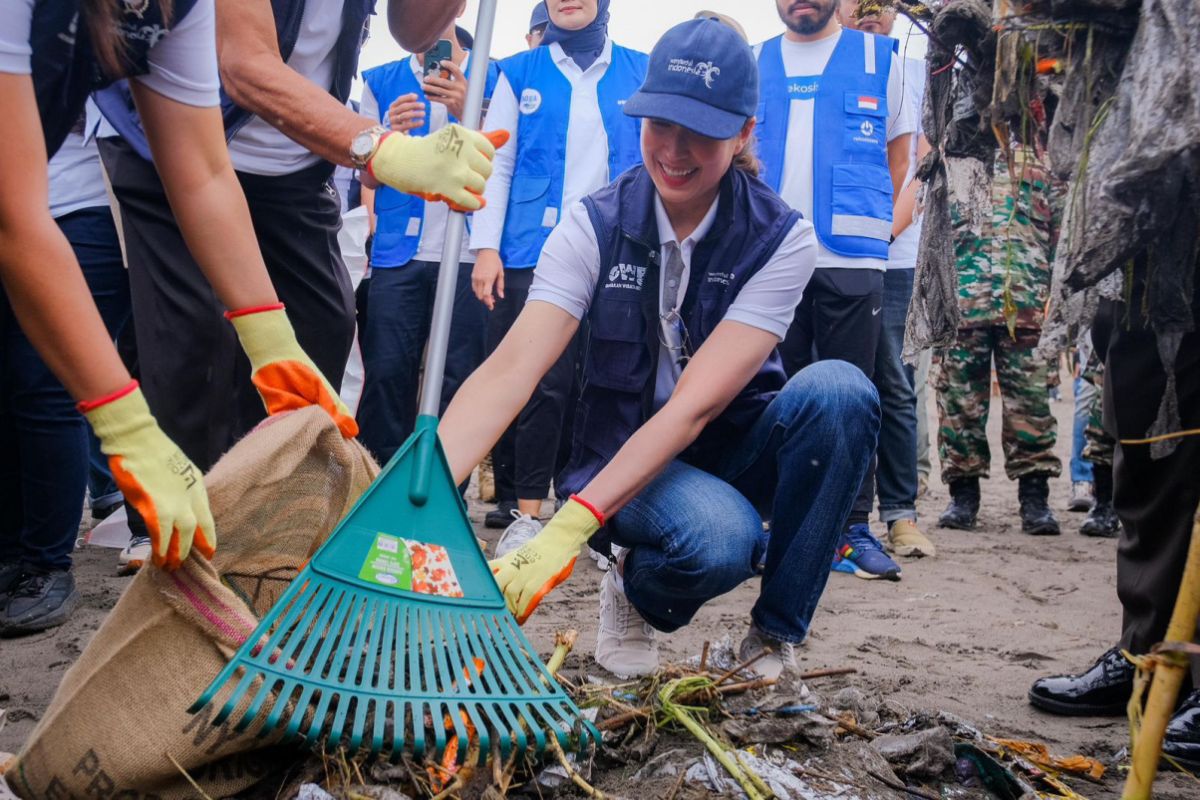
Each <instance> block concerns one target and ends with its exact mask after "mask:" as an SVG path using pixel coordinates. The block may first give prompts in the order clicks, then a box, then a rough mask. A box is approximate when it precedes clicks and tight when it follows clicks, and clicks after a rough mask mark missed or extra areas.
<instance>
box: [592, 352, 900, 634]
mask: <svg viewBox="0 0 1200 800" xmlns="http://www.w3.org/2000/svg"><path fill="white" fill-rule="evenodd" d="M878 431H879V402H878V396H877V394H876V392H875V389H874V387H872V385H871V382H870V381H869V380H868V379H867V378H866V376H864V375H863V373H862V371H861V370H859V369H858V368H857V367H854V366H851V365H850V364H848V363H846V362H844V361H832V360H831V361H820V362H818V363H815V364H812V365H810V366H808V367H805V368H803V369H802V370H800V372H798V373H796V375H795V376H793V377H792V379H791V380H790V381H788V383H787V385H786V386H785V387H784V388H783V390H782V391H781V392H780V393H779V394H778V395H777V396H776V397H775V399H774V400H772V401H771V403H770V405H768V406H767V408H766V409H765V410H764V411H763V414H762V416H761V417H760V418H759V419H758V422H756V423H755V424H754V426H753V427H751V429H750V431H749V432H748V433H747V434H746V436H745V437H744V438H743V439H742V440H741V441H739V442H736V443H731V447H730V448H729V452H728V454H727V455H726V457H725V459H724V461H723V463H722V464H721V465H720V468H719V469H718V470H717V471H716V474H710V473H708V472H705V471H703V470H700V469H698V468H696V467H693V466H691V465H689V464H685V463H683V462H682V461H679V460H676V461H673V462H671V464H669V465H668V466H667V468H666V469H665V470H664V471H663V472H662V474H660V475H659V476H658V477H657V478H655V479H654V481H652V482H651V483H650V485H649V486H647V487H646V488H645V489H643V490H642V492H641V493H640V494H638V496H637V497H635V498H634V499H633V500H632V501H630V503H629V504H628V505H627V506H625V507H624V508H623V509H621V511H620V512H618V513H617V514H616V515H615V516H614V517H613V519H612V521H611V522H610V523H609V532H610V534H611V536H612V540H613V541H614V542H616V543H617V544H619V545H621V546H623V547H628V548H630V549H629V551H628V553H627V554H626V556H625V567H624V583H625V594H626V595H627V596H628V598H629V600H630V602H632V603H633V605H634V607H635V608H637V610H638V612H639V613H640V614H641V615H642V617H643V618H645V620H646V621H647V622H649V623H650V624H651V625H653V626H654V627H655V628H658V629H659V630H662V631H668V632H669V631H673V630H676V629H678V628H680V627H682V626H684V625H686V624H687V623H688V622H689V621H691V619H692V617H693V616H694V615H695V613H696V612H697V611H698V610H699V609H700V607H701V606H702V605H704V604H705V603H707V602H708V601H709V600H711V599H713V598H714V597H718V596H719V595H722V594H724V593H726V592H728V591H730V590H732V589H734V588H735V587H736V586H737V585H738V584H740V583H741V582H742V581H744V580H746V579H747V578H750V577H752V576H753V575H754V574H756V570H755V567H756V566H757V565H758V564H760V563H763V561H764V558H763V556H764V552H763V551H764V549H765V551H766V552H765V556H766V557H765V570H764V571H763V577H762V588H761V590H760V592H759V598H758V602H757V603H755V605H754V609H753V610H752V611H751V618H752V619H753V621H754V624H755V625H757V626H758V628H759V629H760V630H762V631H763V632H765V633H766V634H767V635H768V636H771V637H774V638H776V639H779V640H781V641H786V642H795V643H799V642H802V641H803V640H804V638H805V636H807V635H808V626H809V622H810V621H811V619H812V615H813V612H814V611H816V607H817V601H818V600H819V599H820V597H821V592H822V591H823V590H824V588H825V581H826V579H827V578H828V577H829V563H830V559H831V558H832V557H833V550H834V546H835V544H836V543H837V539H838V535H839V534H840V533H841V532H842V530H843V527H844V525H845V522H846V518H847V517H848V516H849V514H850V507H851V505H852V504H853V502H854V498H855V495H856V493H857V492H858V488H859V484H861V483H862V480H863V475H864V474H865V473H866V471H867V464H868V463H869V462H870V458H871V452H872V451H873V450H874V449H875V442H876V436H877V434H878ZM764 517H769V518H770V519H771V535H770V537H769V538H768V537H766V536H764V535H763V530H762V520H763V518H764Z"/></svg>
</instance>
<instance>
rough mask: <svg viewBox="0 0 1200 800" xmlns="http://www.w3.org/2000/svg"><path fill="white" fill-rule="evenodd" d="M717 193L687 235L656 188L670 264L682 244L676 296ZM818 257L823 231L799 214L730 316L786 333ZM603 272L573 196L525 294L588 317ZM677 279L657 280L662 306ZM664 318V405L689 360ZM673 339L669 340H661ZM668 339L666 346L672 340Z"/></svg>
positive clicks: (592, 233)
mask: <svg viewBox="0 0 1200 800" xmlns="http://www.w3.org/2000/svg"><path fill="white" fill-rule="evenodd" d="M717 202H718V201H717V200H714V201H713V204H712V206H711V207H710V208H709V210H708V213H707V214H705V216H704V219H703V220H702V221H701V222H700V224H699V225H698V226H697V227H696V230H694V231H692V233H691V235H689V236H687V237H685V238H684V239H683V241H680V240H679V237H678V236H677V235H676V234H675V229H674V227H673V226H672V225H671V220H670V219H669V218H668V217H667V212H666V209H664V208H663V206H662V202H661V201H660V200H659V199H658V197H657V196H655V198H654V217H655V221H656V222H657V224H658V236H659V243H660V255H661V257H662V258H661V263H662V264H666V263H667V260H668V259H669V258H670V255H671V249H673V248H678V249H679V252H680V255H681V256H682V259H683V264H684V270H683V279H682V281H680V284H679V286H677V287H673V288H674V291H675V293H676V295H675V297H676V303H677V304H678V303H682V302H683V298H684V295H685V294H686V292H687V285H688V277H689V273H690V271H691V264H692V254H693V253H694V252H695V250H696V245H698V244H699V243H700V241H701V240H702V239H703V238H704V236H705V235H706V234H707V233H708V231H709V229H711V228H712V224H713V221H714V220H715V219H716V216H717ZM816 258H817V235H816V232H815V231H814V230H813V226H812V223H810V222H808V221H806V220H797V221H796V224H795V225H794V226H793V227H792V230H791V231H790V232H789V233H788V234H787V235H786V236H785V237H784V239H783V241H782V242H781V243H780V245H779V248H778V249H777V250H776V251H775V254H774V255H773V256H771V258H770V260H769V261H767V263H766V264H765V265H764V266H763V268H762V269H760V270H759V271H758V272H757V273H755V275H754V277H752V278H750V280H748V281H746V284H745V286H743V287H742V290H741V291H740V292H738V295H737V297H736V298H735V299H734V301H733V303H732V304H731V305H730V306H729V309H728V310H727V311H726V312H725V316H724V319H726V320H732V321H734V322H740V323H742V324H744V325H749V326H751V327H753V328H758V329H760V330H764V331H766V332H768V333H770V334H773V335H774V336H775V337H776V338H777V339H779V340H780V341H783V338H784V336H785V335H786V334H787V330H788V327H789V326H790V325H791V324H792V317H793V315H794V314H795V312H796V306H797V305H799V304H800V298H801V297H802V296H803V295H804V287H805V286H806V285H807V284H808V280H809V278H811V277H812V273H813V269H814V267H815V266H816ZM599 279H600V245H599V244H598V243H597V241H596V230H595V228H593V227H592V221H591V218H590V217H589V216H588V213H587V209H586V208H585V207H584V205H583V203H578V202H577V203H575V204H574V205H572V206H571V207H570V208H568V209H567V212H566V214H564V215H563V219H562V222H560V223H559V225H558V227H556V228H555V229H554V230H553V231H552V232H551V233H550V238H549V239H547V240H546V246H545V247H544V248H543V249H542V255H541V257H540V258H539V259H538V264H537V269H536V271H535V272H534V274H533V285H532V286H531V287H530V289H529V297H528V299H527V301H526V302H534V301H542V302H545V303H550V304H551V305H554V306H557V307H559V308H561V309H563V310H564V311H566V312H567V313H568V314H570V315H571V316H573V317H575V318H576V319H579V320H582V319H583V318H584V316H585V315H586V314H587V312H588V309H589V308H590V307H591V304H592V296H593V294H594V293H595V290H596V283H597V282H598V281H599ZM671 289H672V287H667V286H664V285H663V283H662V282H661V281H660V283H659V307H660V308H661V307H662V295H663V292H667V291H671ZM660 324H661V325H662V330H661V336H660V338H659V342H660V346H659V354H658V374H657V376H656V378H655V387H654V404H655V406H654V407H655V410H657V409H659V408H661V407H662V406H663V405H664V404H665V403H666V402H667V400H668V399H670V397H671V393H672V392H673V391H675V384H676V383H678V381H679V376H680V375H681V374H682V373H683V366H682V365H680V364H679V363H678V359H677V358H676V357H675V356H674V355H673V352H672V348H674V352H675V353H677V352H679V350H678V348H679V345H680V344H681V343H680V342H679V341H678V334H677V333H676V330H675V326H674V325H670V324H668V323H666V322H662V323H660ZM664 342H665V343H667V344H663V343H664ZM668 344H669V345H670V347H668V346H667V345H668Z"/></svg>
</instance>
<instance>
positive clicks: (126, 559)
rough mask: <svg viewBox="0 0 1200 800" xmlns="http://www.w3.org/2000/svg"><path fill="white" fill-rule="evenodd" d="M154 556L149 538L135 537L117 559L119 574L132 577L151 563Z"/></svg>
mask: <svg viewBox="0 0 1200 800" xmlns="http://www.w3.org/2000/svg"><path fill="white" fill-rule="evenodd" d="M152 554H153V550H152V549H151V544H150V537H149V536H134V537H133V538H132V539H130V540H129V544H127V545H125V547H124V549H122V550H121V555H120V556H119V557H118V558H117V574H118V575H132V574H133V573H135V572H137V571H138V570H140V569H141V568H142V566H143V565H145V564H147V563H149V561H150V556H151V555H152Z"/></svg>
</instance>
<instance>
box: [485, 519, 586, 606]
mask: <svg viewBox="0 0 1200 800" xmlns="http://www.w3.org/2000/svg"><path fill="white" fill-rule="evenodd" d="M603 524H604V519H603V517H602V515H601V514H600V512H599V511H597V510H595V509H594V508H592V506H591V505H590V504H588V503H587V502H586V501H583V500H581V499H580V498H579V497H577V496H575V495H572V496H571V499H570V500H568V501H567V502H566V504H565V505H563V507H562V508H560V509H559V510H558V513H557V514H555V515H554V518H553V519H551V520H550V521H549V522H548V523H546V527H544V528H542V531H541V533H539V534H538V535H537V536H535V537H533V539H531V540H530V541H529V543H528V544H526V545H525V546H524V547H522V548H520V549H519V550H514V551H513V552H511V553H509V554H508V555H506V556H504V557H503V558H497V559H496V560H494V561H489V562H488V566H489V567H491V568H492V574H493V575H495V576H496V583H497V584H498V585H499V586H500V591H502V592H504V599H505V601H506V602H507V603H508V610H509V611H511V612H512V613H513V616H515V617H516V618H517V622H519V623H521V624H522V625H524V624H525V620H527V619H529V615H530V614H532V613H533V610H534V609H535V608H537V606H538V603H540V602H541V601H542V598H543V597H545V596H546V595H547V594H548V593H549V592H550V590H551V589H553V588H554V587H556V586H558V585H559V584H560V583H562V582H563V581H565V580H566V579H567V578H569V577H570V576H571V570H573V569H574V568H575V559H576V558H578V556H579V548H580V547H583V545H584V543H585V542H586V541H587V540H588V539H590V538H592V534H593V533H595V532H596V531H598V530H600V526H601V525H603Z"/></svg>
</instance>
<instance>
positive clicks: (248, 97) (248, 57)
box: [217, 0, 453, 167]
mask: <svg viewBox="0 0 1200 800" xmlns="http://www.w3.org/2000/svg"><path fill="white" fill-rule="evenodd" d="M396 5H398V6H402V7H403V6H414V5H434V3H432V2H429V0H408V2H398V1H397V0H391V2H389V3H388V11H389V19H390V18H391V17H392V14H391V12H392V6H396ZM439 5H441V4H439ZM445 5H448V6H453V4H445ZM452 11H453V9H452V10H451V12H444V13H443V16H444V15H445V14H446V13H449V14H450V15H451V16H452V15H453V14H452ZM340 23H341V19H340V17H339V18H337V19H330V20H329V24H331V25H338V24H340ZM443 29H444V25H443ZM217 63H218V65H219V67H220V70H221V83H222V85H223V86H224V88H225V91H226V93H228V94H229V96H230V98H232V100H233V101H234V102H235V103H237V104H238V105H239V106H241V107H242V108H244V109H246V110H247V111H250V112H251V113H253V114H256V115H257V116H260V117H262V118H263V119H265V120H267V121H268V122H270V123H271V124H272V125H274V126H275V127H276V128H278V129H279V130H280V131H282V132H283V133H284V134H285V135H286V136H287V137H288V138H290V139H293V140H295V141H296V142H299V143H300V144H302V145H304V146H305V147H306V148H308V149H309V150H311V151H312V152H313V153H315V154H317V155H319V156H321V157H322V158H324V159H326V160H327V161H332V162H333V163H335V164H341V165H342V166H344V167H350V166H354V165H353V164H352V163H351V162H350V141H351V140H352V139H353V138H354V137H355V135H356V134H358V133H360V132H361V131H363V130H365V129H367V128H369V127H371V123H370V121H369V120H367V119H364V118H363V117H361V116H359V115H358V114H356V113H355V112H354V111H353V110H352V109H350V108H347V107H346V106H345V105H343V104H341V103H339V102H338V101H337V98H335V97H334V96H333V95H331V94H330V93H329V91H328V90H327V89H324V88H322V87H320V86H317V85H316V84H315V83H313V82H312V81H310V80H308V79H307V78H305V77H304V76H302V75H301V74H300V73H298V72H296V71H295V70H294V69H292V68H291V67H289V66H288V65H287V64H285V63H284V61H283V58H282V57H281V56H280V54H279V45H278V35H277V32H276V30H275V17H274V16H273V15H272V13H271V3H270V0H217Z"/></svg>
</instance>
